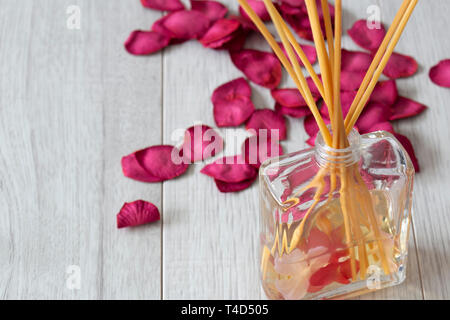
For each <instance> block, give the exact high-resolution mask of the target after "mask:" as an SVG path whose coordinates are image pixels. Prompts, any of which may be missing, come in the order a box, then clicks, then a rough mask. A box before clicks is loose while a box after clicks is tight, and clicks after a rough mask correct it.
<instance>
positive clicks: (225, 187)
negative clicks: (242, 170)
mask: <svg viewBox="0 0 450 320" xmlns="http://www.w3.org/2000/svg"><path fill="white" fill-rule="evenodd" d="M257 177H258V175H255V177H254V178H252V179H248V180H244V181H241V182H234V183H230V182H224V181H220V180H217V179H214V182H215V183H216V186H217V189H219V191H220V192H222V193H231V192H239V191H242V190H245V189H248V188H250V187H251V186H252V184H253V182H255V180H256V178H257Z"/></svg>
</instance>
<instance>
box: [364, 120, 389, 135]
mask: <svg viewBox="0 0 450 320" xmlns="http://www.w3.org/2000/svg"><path fill="white" fill-rule="evenodd" d="M368 131H369V132H376V131H387V132H389V133H392V134H394V132H395V131H394V127H393V126H392V124H391V123H390V122H387V121H385V122H380V123H376V124H375V125H373V126H372V127H370V129H369V130H368Z"/></svg>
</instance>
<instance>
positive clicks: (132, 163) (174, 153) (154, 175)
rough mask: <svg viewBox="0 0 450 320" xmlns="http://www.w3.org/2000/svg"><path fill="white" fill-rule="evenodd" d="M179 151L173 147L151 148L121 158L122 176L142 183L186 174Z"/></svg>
mask: <svg viewBox="0 0 450 320" xmlns="http://www.w3.org/2000/svg"><path fill="white" fill-rule="evenodd" d="M187 168H188V165H187V164H185V163H183V159H182V157H181V156H180V151H179V150H178V149H176V148H175V147H173V146H153V147H149V148H147V149H143V150H139V151H136V152H135V153H132V154H130V155H128V156H125V157H123V158H122V170H123V174H124V175H125V176H126V177H128V178H131V179H134V180H138V181H142V182H161V181H166V180H170V179H173V178H176V177H178V176H180V175H182V174H183V173H185V172H186V170H187Z"/></svg>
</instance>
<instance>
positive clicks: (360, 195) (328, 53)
mask: <svg viewBox="0 0 450 320" xmlns="http://www.w3.org/2000/svg"><path fill="white" fill-rule="evenodd" d="M238 2H239V4H240V5H241V7H242V8H243V9H244V11H245V12H246V13H247V14H248V16H249V17H250V18H251V20H252V21H253V23H254V24H255V25H256V27H257V28H258V30H259V31H260V32H261V34H262V35H263V36H264V38H265V39H266V41H267V42H268V43H269V45H270V46H271V48H272V50H273V51H274V52H275V54H276V56H277V57H278V59H279V60H280V62H281V63H282V65H283V66H284V68H285V69H286V71H287V72H288V74H289V75H290V77H291V78H292V79H293V81H294V83H295V85H296V87H297V88H298V90H299V92H300V94H301V95H302V97H303V98H304V99H305V101H306V102H307V104H308V107H309V109H310V110H311V112H312V114H313V116H314V119H315V121H316V122H317V124H318V127H319V130H320V133H321V135H322V137H323V139H324V141H325V143H326V144H327V145H328V146H329V147H331V148H333V149H345V148H347V147H348V146H349V140H348V134H349V133H350V132H351V130H352V129H353V127H354V125H355V123H356V121H357V120H358V117H359V116H360V115H361V113H362V111H363V110H364V107H365V106H366V104H367V102H368V101H369V98H370V96H371V95H372V92H373V91H374V89H375V86H376V84H377V82H378V80H379V78H380V77H381V75H382V73H383V70H384V68H385V67H386V65H387V63H388V61H389V59H390V57H391V56H392V54H393V52H394V49H395V47H396V45H397V43H398V42H399V40H400V37H401V35H402V33H403V31H404V29H405V27H406V24H407V22H408V21H409V19H410V17H411V15H412V12H413V10H414V8H415V7H416V5H417V2H418V0H404V1H403V4H402V5H401V7H400V9H399V11H398V13H397V14H396V16H395V19H394V21H393V23H392V25H391V26H390V28H389V30H388V32H387V34H386V37H385V39H384V40H383V42H382V44H381V45H380V47H379V49H378V51H377V53H376V55H375V56H374V58H373V61H372V63H371V65H370V68H369V69H368V71H367V73H366V75H365V77H364V80H363V82H362V84H361V86H360V88H359V90H358V92H357V95H356V97H355V99H354V101H353V103H352V105H351V107H350V110H349V112H348V114H347V116H346V117H345V119H344V117H343V112H342V108H341V95H340V91H341V90H340V89H341V88H340V74H341V40H342V1H341V0H335V9H336V10H335V11H336V12H335V21H334V26H335V28H334V32H333V26H332V20H331V15H330V11H329V7H328V1H327V0H321V3H320V4H321V7H322V11H323V15H324V20H325V35H326V40H325V38H324V34H323V32H322V28H321V23H320V19H319V14H318V8H317V5H318V4H317V2H318V1H316V0H305V4H306V8H307V11H308V16H309V20H310V24H311V28H312V33H313V38H314V43H315V46H316V50H317V53H318V60H319V65H320V71H321V76H322V80H321V79H320V78H319V76H318V75H317V73H316V72H315V71H314V69H313V67H312V65H311V63H310V62H309V60H308V59H307V56H306V54H305V53H304V52H303V50H302V48H301V46H300V45H299V43H298V42H297V40H296V38H295V36H294V34H293V32H292V31H291V30H290V29H289V27H288V25H287V24H286V22H285V21H284V20H283V18H282V16H281V15H280V13H279V12H278V10H277V9H276V7H275V5H274V4H273V2H272V1H271V0H263V2H264V4H265V6H266V8H267V11H268V12H269V14H270V17H271V19H272V22H273V24H274V25H275V28H276V30H277V32H278V35H279V37H280V39H281V42H282V44H283V47H284V49H285V51H286V54H285V53H284V52H283V50H282V49H281V47H280V46H279V45H278V43H277V41H276V40H275V38H274V37H273V35H272V34H271V33H270V32H269V30H268V29H267V27H266V26H265V24H264V23H263V22H262V20H261V19H260V18H259V17H258V15H257V14H256V13H255V12H254V10H253V9H252V8H251V6H250V5H249V4H248V2H247V1H246V0H238ZM296 54H297V55H298V57H299V58H300V60H301V62H302V63H303V65H304V66H305V69H306V71H307V72H308V73H309V75H310V76H311V78H312V80H313V82H314V84H315V85H316V87H317V88H318V91H319V92H320V94H321V96H322V98H323V100H324V102H325V104H326V106H327V108H328V112H329V115H330V120H331V130H329V129H328V127H327V126H326V124H325V121H324V119H323V118H322V116H321V113H320V112H319V108H318V106H317V104H316V102H315V99H314V98H313V95H312V93H311V90H310V88H309V86H308V83H307V81H306V78H305V75H304V73H303V70H302V67H301V66H300V63H299V61H298V59H297V57H296ZM326 174H329V176H330V179H331V188H330V189H331V190H330V195H331V193H332V192H333V191H334V188H336V186H337V183H336V180H337V179H339V181H340V203H341V208H342V212H343V218H344V219H343V220H344V225H345V235H346V241H347V243H348V244H349V246H350V244H351V243H353V244H355V245H354V246H350V249H349V250H350V256H351V270H352V278H353V280H355V279H356V273H357V271H356V263H355V259H356V258H355V257H356V254H357V255H358V258H359V261H360V270H361V274H360V277H361V278H362V279H364V278H365V274H366V270H367V267H368V258H367V252H366V246H365V244H364V237H363V235H362V231H361V227H362V226H363V225H365V227H367V228H368V229H369V230H371V232H372V233H373V234H374V236H375V238H376V239H378V240H377V242H376V243H377V247H378V251H379V252H378V253H379V257H380V259H381V261H382V266H383V269H384V272H385V273H386V274H389V273H390V270H389V264H388V260H387V257H386V254H385V251H384V249H383V244H382V241H381V240H380V239H381V236H380V229H379V226H378V222H377V219H376V216H375V213H374V209H373V204H372V199H371V196H370V193H369V190H368V188H367V186H366V185H365V183H364V181H363V179H362V178H361V176H360V174H359V168H358V166H357V165H356V166H353V167H351V168H346V167H341V168H336V167H334V166H330V167H328V168H325V169H324V170H321V171H320V172H319V173H318V174H317V175H316V177H315V178H314V179H313V180H312V181H311V183H310V184H309V185H308V187H307V188H310V189H313V188H315V189H316V190H317V191H316V194H315V197H314V204H313V205H312V206H311V208H310V209H309V210H308V212H307V213H306V215H305V216H304V218H303V220H302V221H301V223H300V224H299V225H298V226H296V229H295V231H294V232H293V233H292V239H291V241H290V244H288V243H287V237H286V233H285V232H287V231H286V229H285V228H281V226H279V227H280V230H277V235H278V234H279V238H280V239H281V240H279V239H278V237H277V239H276V240H275V244H274V247H273V249H272V253H273V252H274V250H276V247H278V250H279V254H283V252H284V251H286V252H287V253H289V252H291V251H292V250H293V249H294V248H295V247H296V246H297V244H298V242H299V241H300V239H301V238H302V234H303V228H304V225H305V222H306V220H307V219H308V217H309V215H310V214H311V213H312V212H313V211H314V209H315V207H316V206H317V204H318V203H319V201H320V199H321V197H322V191H323V190H324V183H325V182H324V176H325V175H326ZM302 191H304V190H302ZM289 202H290V203H293V205H295V204H296V203H297V202H296V201H295V195H294V197H292V199H289V200H288V201H286V203H289ZM361 211H363V214H361V213H360V212H361ZM282 230H283V231H282Z"/></svg>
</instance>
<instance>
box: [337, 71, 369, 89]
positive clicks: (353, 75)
mask: <svg viewBox="0 0 450 320" xmlns="http://www.w3.org/2000/svg"><path fill="white" fill-rule="evenodd" d="M365 75H366V74H365V73H364V72H352V71H342V72H341V90H342V91H355V90H358V89H359V87H360V86H361V83H362V82H363V80H364V77H365Z"/></svg>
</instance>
